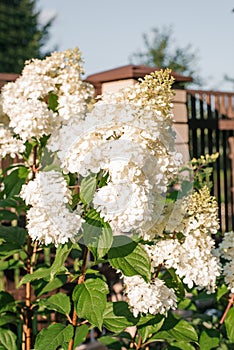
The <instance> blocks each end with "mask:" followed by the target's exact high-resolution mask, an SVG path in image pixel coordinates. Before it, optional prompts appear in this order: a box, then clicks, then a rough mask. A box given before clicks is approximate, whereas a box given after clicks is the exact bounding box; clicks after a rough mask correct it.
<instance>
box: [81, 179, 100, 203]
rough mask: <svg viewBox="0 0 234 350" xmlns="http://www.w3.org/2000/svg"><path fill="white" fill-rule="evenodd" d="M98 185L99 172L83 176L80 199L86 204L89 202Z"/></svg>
mask: <svg viewBox="0 0 234 350" xmlns="http://www.w3.org/2000/svg"><path fill="white" fill-rule="evenodd" d="M96 186H97V174H90V175H88V176H87V177H85V178H83V180H82V181H81V185H80V199H81V201H82V202H83V203H84V204H89V203H91V201H92V200H93V196H94V193H95V191H96Z"/></svg>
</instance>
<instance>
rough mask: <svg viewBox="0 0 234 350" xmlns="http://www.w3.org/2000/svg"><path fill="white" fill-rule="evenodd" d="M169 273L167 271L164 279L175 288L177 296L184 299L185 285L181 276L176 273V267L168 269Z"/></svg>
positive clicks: (170, 286) (169, 285)
mask: <svg viewBox="0 0 234 350" xmlns="http://www.w3.org/2000/svg"><path fill="white" fill-rule="evenodd" d="M167 272H168V274H167V273H166V274H165V275H164V276H163V279H164V280H165V282H166V285H167V287H168V288H173V289H174V291H175V293H176V295H177V297H178V298H180V299H183V298H184V297H185V290H184V285H183V282H182V281H181V279H180V278H179V276H178V275H177V274H176V273H175V271H174V269H167Z"/></svg>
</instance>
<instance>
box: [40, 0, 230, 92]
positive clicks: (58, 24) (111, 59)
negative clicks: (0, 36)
mask: <svg viewBox="0 0 234 350" xmlns="http://www.w3.org/2000/svg"><path fill="white" fill-rule="evenodd" d="M38 8H39V9H40V10H41V20H42V21H44V20H46V19H47V18H48V17H50V16H52V15H56V20H55V22H54V24H53V27H52V29H51V32H50V33H51V37H50V41H49V43H48V48H49V49H52V48H53V47H55V45H57V47H58V50H64V49H68V48H74V47H76V46H78V47H79V48H80V50H81V51H82V53H83V58H84V60H85V65H84V67H85V71H86V75H89V74H93V73H98V72H100V71H104V70H107V69H111V68H116V67H119V66H122V65H125V64H129V56H130V55H131V54H132V53H133V52H135V51H137V50H138V49H143V39H142V34H143V33H149V32H150V30H151V29H152V28H154V27H159V28H162V27H163V26H169V25H171V26H172V27H173V32H174V34H173V38H174V40H175V43H176V45H177V46H180V47H185V46H187V45H188V44H191V45H192V48H193V49H194V50H195V51H196V52H197V56H198V57H199V61H198V67H199V73H200V75H201V76H202V77H203V78H204V79H205V80H206V85H204V88H208V89H217V90H228V91H232V90H233V84H229V83H224V82H223V76H224V74H228V75H229V76H232V77H234V13H233V12H232V9H233V8H234V0H224V1H221V0H196V1H194V0H193V1H191V0H177V1H176V0H163V1H162V0H144V1H141V0H118V1H117V0H98V1H97V0H83V1H82V0H38Z"/></svg>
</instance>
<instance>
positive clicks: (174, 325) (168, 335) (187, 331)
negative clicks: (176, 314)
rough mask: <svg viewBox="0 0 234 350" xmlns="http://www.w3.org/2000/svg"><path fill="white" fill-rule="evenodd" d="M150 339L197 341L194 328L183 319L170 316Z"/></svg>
mask: <svg viewBox="0 0 234 350" xmlns="http://www.w3.org/2000/svg"><path fill="white" fill-rule="evenodd" d="M151 339H175V340H177V341H186V342H197V341H198V336H197V332H196V330H195V328H194V327H193V326H192V325H191V324H190V323H189V322H187V321H185V320H180V321H178V320H176V319H173V318H172V317H170V318H169V320H168V319H166V320H165V322H164V324H163V326H162V328H161V330H160V331H159V332H158V333H156V334H155V335H153V337H152V338H151Z"/></svg>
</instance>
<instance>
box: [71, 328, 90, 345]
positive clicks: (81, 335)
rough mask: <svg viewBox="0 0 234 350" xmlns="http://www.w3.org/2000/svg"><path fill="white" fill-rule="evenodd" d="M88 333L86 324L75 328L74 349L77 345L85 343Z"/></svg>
mask: <svg viewBox="0 0 234 350" xmlns="http://www.w3.org/2000/svg"><path fill="white" fill-rule="evenodd" d="M88 333H89V327H88V326H87V325H86V324H82V325H81V326H79V327H76V333H75V339H74V348H76V347H77V346H78V345H79V344H81V343H83V342H84V341H85V339H86V336H87V334H88Z"/></svg>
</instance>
